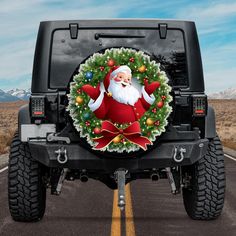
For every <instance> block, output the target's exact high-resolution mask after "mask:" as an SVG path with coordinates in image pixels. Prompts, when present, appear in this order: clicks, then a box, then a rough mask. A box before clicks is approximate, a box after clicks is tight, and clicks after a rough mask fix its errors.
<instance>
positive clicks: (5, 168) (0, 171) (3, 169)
mask: <svg viewBox="0 0 236 236" xmlns="http://www.w3.org/2000/svg"><path fill="white" fill-rule="evenodd" d="M7 169H8V166H6V167H4V168H2V169H1V170H0V173H2V172H3V171H5V170H7Z"/></svg>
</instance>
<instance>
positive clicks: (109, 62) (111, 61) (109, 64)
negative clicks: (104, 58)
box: [107, 59, 115, 67]
mask: <svg viewBox="0 0 236 236" xmlns="http://www.w3.org/2000/svg"><path fill="white" fill-rule="evenodd" d="M107 65H108V66H110V67H113V66H114V65H115V61H114V60H113V59H109V60H108V62H107Z"/></svg>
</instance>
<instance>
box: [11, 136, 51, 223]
mask: <svg viewBox="0 0 236 236" xmlns="http://www.w3.org/2000/svg"><path fill="white" fill-rule="evenodd" d="M42 177H43V166H42V165H41V164H40V163H38V162H37V161H35V160H34V159H33V158H32V157H31V154H30V150H29V147H28V144H24V143H22V142H21V141H20V139H19V137H18V134H16V135H15V136H14V138H13V140H12V143H11V148H10V156H9V164H8V202H9V210H10V213H11V216H12V218H13V219H14V220H15V221H23V222H31V221H38V220H40V219H42V217H43V215H44V212H45V202H46V187H45V185H44V184H43V179H42Z"/></svg>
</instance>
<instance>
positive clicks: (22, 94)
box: [7, 88, 31, 100]
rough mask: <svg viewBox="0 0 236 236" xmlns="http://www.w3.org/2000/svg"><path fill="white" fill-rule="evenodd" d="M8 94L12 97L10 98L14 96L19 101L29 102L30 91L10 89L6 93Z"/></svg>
mask: <svg viewBox="0 0 236 236" xmlns="http://www.w3.org/2000/svg"><path fill="white" fill-rule="evenodd" d="M7 93H8V94H10V95H12V96H15V97H18V98H19V99H20V100H29V97H30V94H31V92H30V89H26V90H24V89H18V88H16V89H12V90H9V91H7Z"/></svg>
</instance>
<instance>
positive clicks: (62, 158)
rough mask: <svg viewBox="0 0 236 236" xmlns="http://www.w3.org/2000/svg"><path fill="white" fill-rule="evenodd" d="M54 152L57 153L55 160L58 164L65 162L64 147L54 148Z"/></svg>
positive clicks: (65, 153)
mask: <svg viewBox="0 0 236 236" xmlns="http://www.w3.org/2000/svg"><path fill="white" fill-rule="evenodd" d="M55 154H57V161H58V162H59V163H60V164H65V163H66V162H67V161H68V156H67V150H66V149H65V148H64V147H60V148H59V149H58V150H56V151H55Z"/></svg>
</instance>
